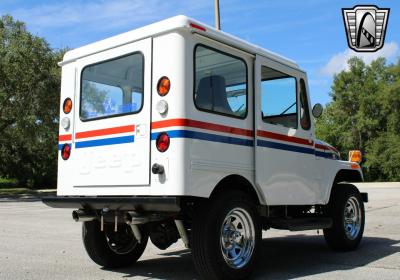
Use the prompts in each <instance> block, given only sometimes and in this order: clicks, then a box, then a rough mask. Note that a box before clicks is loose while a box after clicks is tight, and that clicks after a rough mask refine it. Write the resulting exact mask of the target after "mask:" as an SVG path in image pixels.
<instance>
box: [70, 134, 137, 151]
mask: <svg viewBox="0 0 400 280" xmlns="http://www.w3.org/2000/svg"><path fill="white" fill-rule="evenodd" d="M133 142H135V136H134V135H128V136H121V137H113V138H105V139H96V140H88V141H80V142H76V143H75V148H76V149H79V148H88V147H96V146H107V145H116V144H125V143H133Z"/></svg>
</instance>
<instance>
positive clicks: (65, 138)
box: [58, 134, 72, 142]
mask: <svg viewBox="0 0 400 280" xmlns="http://www.w3.org/2000/svg"><path fill="white" fill-rule="evenodd" d="M71 140H72V134H64V135H58V141H60V142H61V141H71Z"/></svg>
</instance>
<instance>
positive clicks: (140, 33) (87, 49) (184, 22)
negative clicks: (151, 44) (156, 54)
mask: <svg viewBox="0 0 400 280" xmlns="http://www.w3.org/2000/svg"><path fill="white" fill-rule="evenodd" d="M199 27H200V29H199ZM182 28H187V29H190V30H193V31H194V32H197V33H199V34H202V35H204V36H207V37H210V38H212V39H216V40H218V41H221V42H222V43H226V44H229V45H231V46H234V47H237V48H239V49H241V50H243V51H246V52H249V53H252V54H259V55H262V56H265V57H268V58H271V59H274V60H276V61H279V62H281V63H283V64H286V65H288V66H291V67H294V68H296V69H298V68H299V67H298V65H297V64H296V63H295V62H294V61H292V60H290V59H288V58H285V57H283V56H281V55H278V54H276V53H274V52H271V51H268V50H266V49H264V48H261V47H259V46H257V45H253V44H250V43H248V42H246V41H244V40H242V39H240V38H238V37H235V36H233V35H230V34H228V33H226V32H223V31H220V30H216V29H215V28H214V27H212V26H209V25H206V24H204V23H201V22H199V21H196V20H194V19H192V18H189V17H187V16H182V15H179V16H175V17H171V18H168V19H165V20H162V21H159V22H156V23H153V24H150V25H146V26H144V27H141V28H138V29H135V30H132V31H128V32H125V33H122V34H119V35H116V36H113V37H109V38H107V39H104V40H101V41H97V42H95V43H92V44H89V45H85V46H83V47H80V48H76V49H74V50H71V51H68V52H67V53H66V54H65V55H64V59H63V61H62V62H60V63H59V65H60V66H62V65H65V64H67V63H69V62H73V61H75V60H77V59H79V58H82V57H85V56H88V55H91V54H95V53H99V52H102V51H105V50H108V49H112V48H115V47H118V46H122V45H126V44H129V43H132V42H135V41H138V40H141V39H144V38H148V37H152V36H156V35H161V34H165V33H168V32H171V31H173V30H176V29H182ZM201 29H205V30H201Z"/></svg>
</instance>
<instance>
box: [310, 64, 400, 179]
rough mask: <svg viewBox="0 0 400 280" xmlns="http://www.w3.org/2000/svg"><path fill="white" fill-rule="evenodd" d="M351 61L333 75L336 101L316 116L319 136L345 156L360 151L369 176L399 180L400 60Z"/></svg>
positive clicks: (371, 177)
mask: <svg viewBox="0 0 400 280" xmlns="http://www.w3.org/2000/svg"><path fill="white" fill-rule="evenodd" d="M348 65H349V70H348V71H342V72H340V73H339V74H337V75H335V77H334V81H333V85H332V91H331V93H330V95H331V97H332V102H330V103H328V105H327V106H326V110H325V113H324V114H323V116H322V117H321V118H320V119H318V120H317V136H318V137H319V138H321V139H323V140H325V141H327V142H329V143H331V144H333V145H335V146H336V147H337V148H338V149H339V151H340V152H341V153H342V155H347V153H348V151H349V150H354V149H357V150H361V151H362V152H363V154H364V155H365V162H364V164H363V168H364V171H365V175H366V179H367V180H381V181H387V180H388V181H394V180H400V164H399V158H400V145H399V144H398V141H399V140H400V60H399V61H398V62H397V64H394V65H387V64H386V61H385V59H384V58H379V59H377V60H375V61H373V62H372V63H371V64H370V65H366V64H365V63H364V62H363V61H362V60H361V59H359V58H356V57H354V58H351V59H350V60H349V61H348ZM396 142H397V144H396Z"/></svg>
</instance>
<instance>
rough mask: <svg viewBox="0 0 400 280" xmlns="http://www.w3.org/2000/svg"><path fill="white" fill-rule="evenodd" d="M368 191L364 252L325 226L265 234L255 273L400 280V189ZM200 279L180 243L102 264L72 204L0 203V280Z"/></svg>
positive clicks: (258, 276) (283, 276) (259, 275)
mask: <svg viewBox="0 0 400 280" xmlns="http://www.w3.org/2000/svg"><path fill="white" fill-rule="evenodd" d="M361 188H362V189H363V190H365V191H368V192H369V198H370V203H368V204H366V210H367V216H366V229H365V233H364V236H365V237H364V240H363V242H362V244H361V246H360V248H359V250H357V251H355V252H350V253H336V252H332V251H330V250H329V249H328V247H327V246H326V244H325V241H324V238H323V235H322V232H320V233H319V235H318V234H317V232H316V231H306V232H300V233H291V232H287V231H278V230H269V231H267V232H264V234H263V242H262V249H261V251H262V254H261V261H260V265H259V266H258V268H257V270H256V271H255V273H254V279H266V278H269V279H399V278H400V218H399V216H400V188H399V187H393V186H391V187H388V188H377V187H376V186H364V185H363V186H361ZM127 278H128V279H196V278H197V274H196V272H195V269H194V265H193V263H192V259H191V254H190V251H188V250H186V249H185V248H184V247H183V246H182V243H181V241H178V243H176V244H175V245H173V246H172V247H170V248H169V249H168V250H166V251H160V250H158V249H157V248H156V247H154V246H153V245H152V244H151V242H149V246H148V247H147V249H146V251H145V254H144V255H143V256H142V258H141V259H140V261H139V262H138V263H137V264H136V266H134V267H131V268H127V269H118V270H115V271H110V270H104V269H102V268H101V267H99V266H97V265H96V264H94V263H93V262H92V261H91V260H90V259H89V257H88V256H87V255H86V252H85V249H84V248H83V245H82V242H81V224H80V223H75V222H74V221H72V219H71V210H68V209H67V210H65V209H51V208H47V207H46V206H44V205H43V204H42V203H41V202H39V201H36V202H0V279H127Z"/></svg>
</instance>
